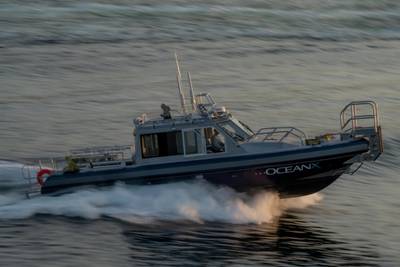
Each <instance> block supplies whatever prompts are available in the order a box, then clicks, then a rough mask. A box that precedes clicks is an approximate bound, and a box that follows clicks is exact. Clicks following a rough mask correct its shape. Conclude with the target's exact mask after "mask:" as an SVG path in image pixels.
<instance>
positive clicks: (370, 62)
mask: <svg viewBox="0 0 400 267" xmlns="http://www.w3.org/2000/svg"><path fill="white" fill-rule="evenodd" d="M399 11H400V3H398V1H394V0H387V1H364V0H363V1H361V0H350V1H340V0H338V1H317V0H315V1H314V0H300V1H267V2H265V1H247V2H246V3H244V2H243V1H226V0H224V1H218V2H216V1H203V2H196V1H191V2H190V3H189V2H186V1H155V0H150V1H149V0H147V1H125V0H115V1H94V0H91V1H88V0H85V1H54V0H52V1H46V0H38V1H29V2H27V1H22V0H21V1H20V0H9V1H1V3H0V81H1V85H0V159H4V160H3V161H0V264H1V265H2V266H3V265H4V266H55V265H56V266H72V265H75V266H82V265H85V266H132V265H135V266H136V265H139V266H140V265H143V266H145V265H178V264H179V265H181V264H185V265H189V264H190V265H192V264H193V265H262V264H265V265H271V266H299V265H301V266H338V265H350V266H356V265H357V266H398V265H399V264H400V257H399V256H398V250H399V247H400V231H399V226H400V223H399V221H400V204H399V203H400V202H399V199H398V196H399V193H400V181H399V171H400V167H399V166H400V160H399V158H400V152H399V151H400V122H399V118H400V108H399V104H400V89H399V84H400V78H399V77H400V75H399V74H400V60H399V58H400V41H399V37H400V34H399V33H400V12H399ZM175 51H177V52H179V53H180V54H181V55H182V59H183V67H184V69H185V70H190V71H191V72H192V78H193V83H194V86H195V89H196V90H197V91H205V92H210V93H211V94H213V95H214V97H215V98H216V100H217V101H218V102H220V103H222V104H224V105H226V106H227V107H228V108H229V109H230V110H231V111H232V112H233V113H234V114H235V115H236V116H237V117H239V118H240V119H241V120H243V121H245V122H246V123H248V124H249V125H250V126H251V127H253V128H259V127H262V126H286V125H292V126H296V127H298V128H301V129H303V130H305V131H306V132H307V133H309V134H310V135H314V134H319V133H321V132H326V131H334V130H337V129H338V128H339V121H338V115H339V112H340V110H341V108H342V107H343V106H344V105H345V104H347V103H348V102H350V101H352V100H359V99H372V100H375V101H376V102H378V104H379V105H380V111H381V115H382V125H383V132H384V142H385V153H384V155H383V156H382V157H381V158H380V159H379V160H378V161H377V162H376V163H374V164H366V165H364V167H363V168H362V169H361V170H360V171H359V172H358V173H357V174H355V175H353V176H349V175H344V176H343V177H342V178H341V179H339V180H338V181H337V182H335V183H334V184H333V185H332V186H330V187H328V188H327V189H325V190H323V191H322V192H321V193H319V194H317V195H312V196H307V197H304V198H300V199H294V200H284V201H282V200H279V199H278V198H277V197H276V196H275V195H273V194H271V193H267V192H264V193H261V194H259V195H256V196H248V195H243V194H238V193H235V192H233V191H231V190H229V189H227V188H218V187H214V186H211V185H209V184H206V183H201V182H196V183H178V184H170V185H160V186H152V187H131V186H125V185H122V184H120V185H116V186H114V187H111V188H102V189H87V190H82V191H78V192H76V193H73V194H71V195H64V196H61V197H57V198H51V197H39V198H34V199H30V200H27V199H25V198H24V194H23V192H24V188H25V183H24V180H23V178H22V177H21V165H20V164H19V163H17V162H18V161H20V160H22V159H25V158H38V157H49V156H58V155H62V154H64V152H65V151H67V150H69V149H73V148H79V147H87V146H92V145H93V146H95V145H114V144H130V143H132V119H133V118H135V117H136V116H137V115H138V114H140V113H142V112H146V111H151V110H158V109H159V105H160V103H161V102H164V103H167V104H171V105H176V104H177V102H178V101H177V98H176V91H177V89H176V85H175V69H174V62H173V53H174V52H175Z"/></svg>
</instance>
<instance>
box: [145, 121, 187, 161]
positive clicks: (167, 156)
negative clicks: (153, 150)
mask: <svg viewBox="0 0 400 267" xmlns="http://www.w3.org/2000/svg"><path fill="white" fill-rule="evenodd" d="M168 133H180V136H181V138H177V139H176V140H177V144H176V145H177V146H176V150H177V152H179V151H182V153H177V154H171V155H162V156H160V155H159V154H160V146H159V136H158V134H168ZM152 135H155V136H156V138H155V140H157V143H156V147H157V152H158V155H156V156H144V153H143V140H144V138H145V136H152ZM177 135H178V134H177ZM182 135H183V133H182V129H174V130H169V131H159V132H150V133H142V134H140V136H139V144H140V156H141V159H142V160H147V159H155V158H169V157H179V156H184V155H185V153H184V143H183V137H182ZM178 139H180V142H178ZM179 144H181V147H180V148H179V146H178V145H179Z"/></svg>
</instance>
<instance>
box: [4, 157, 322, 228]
mask: <svg viewBox="0 0 400 267" xmlns="http://www.w3.org/2000/svg"><path fill="white" fill-rule="evenodd" d="M3 165H4V164H0V173H2V176H0V177H4V172H3V171H2V170H3V169H5V168H1V166H3ZM10 167H11V166H10V164H9V165H8V169H7V171H8V173H9V174H13V172H12V171H10V169H11V168H10ZM14 167H15V168H16V167H17V165H15V166H14ZM16 173H17V172H15V174H16ZM10 180H11V177H9V178H7V181H10ZM3 182H4V181H1V183H3ZM321 199H322V197H321V195H320V194H314V195H310V196H306V197H300V198H292V199H283V200H282V199H279V197H278V196H277V195H276V194H273V193H270V192H260V193H258V194H256V195H251V196H250V195H247V194H244V193H237V192H235V191H233V190H231V189H229V188H226V187H217V186H214V185H211V184H209V183H207V182H205V181H195V182H190V183H186V182H180V183H171V184H162V185H152V186H129V185H125V184H117V185H115V186H112V187H108V188H92V189H84V190H79V191H76V192H74V193H71V194H66V195H61V196H58V197H49V196H39V197H36V198H32V199H26V198H25V197H24V195H23V194H21V193H16V192H13V191H7V192H5V193H4V194H2V195H1V194H0V219H24V218H29V217H31V216H34V215H38V214H41V215H61V216H68V217H81V218H86V219H97V218H101V217H112V218H115V219H118V220H122V221H126V222H132V223H148V222H152V221H157V220H189V221H193V222H197V223H203V222H206V221H219V222H226V223H237V224H245V223H257V224H261V223H270V222H273V221H274V220H275V219H276V218H278V217H279V216H280V215H281V214H282V213H283V212H284V211H286V210H288V209H304V208H306V207H308V206H310V205H314V204H316V203H318V202H319V201H320V200H321Z"/></svg>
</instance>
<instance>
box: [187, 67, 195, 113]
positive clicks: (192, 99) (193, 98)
mask: <svg viewBox="0 0 400 267" xmlns="http://www.w3.org/2000/svg"><path fill="white" fill-rule="evenodd" d="M187 77H188V81H189V89H190V103H191V104H192V110H193V112H195V111H196V99H195V97H194V92H193V85H192V77H191V76H190V72H188V73H187Z"/></svg>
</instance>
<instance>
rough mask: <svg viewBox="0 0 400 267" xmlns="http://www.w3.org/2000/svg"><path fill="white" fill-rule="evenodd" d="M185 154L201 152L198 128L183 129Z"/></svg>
mask: <svg viewBox="0 0 400 267" xmlns="http://www.w3.org/2000/svg"><path fill="white" fill-rule="evenodd" d="M183 137H184V142H185V154H186V155H190V154H198V153H201V152H202V142H201V132H200V129H193V130H187V131H183Z"/></svg>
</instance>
